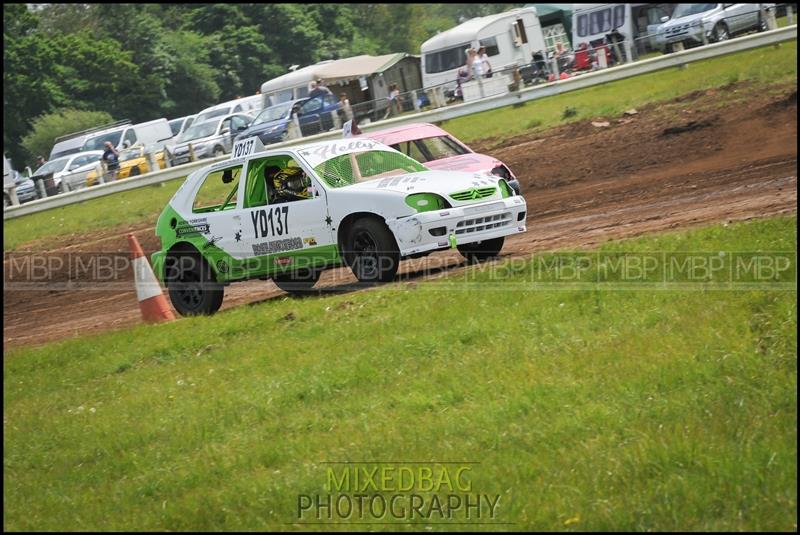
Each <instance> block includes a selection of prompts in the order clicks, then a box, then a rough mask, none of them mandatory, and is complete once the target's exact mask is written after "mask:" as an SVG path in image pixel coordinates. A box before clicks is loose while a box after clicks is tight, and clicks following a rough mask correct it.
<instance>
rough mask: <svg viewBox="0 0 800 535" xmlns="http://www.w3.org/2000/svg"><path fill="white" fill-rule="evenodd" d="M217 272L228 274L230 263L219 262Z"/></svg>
mask: <svg viewBox="0 0 800 535" xmlns="http://www.w3.org/2000/svg"><path fill="white" fill-rule="evenodd" d="M217 271H219V272H220V273H227V272H228V263H227V262H226V261H224V260H219V261H218V262H217Z"/></svg>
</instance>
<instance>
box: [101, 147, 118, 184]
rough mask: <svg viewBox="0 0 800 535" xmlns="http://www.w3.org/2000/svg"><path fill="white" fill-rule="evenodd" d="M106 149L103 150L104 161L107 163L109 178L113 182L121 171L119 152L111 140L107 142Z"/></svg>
mask: <svg viewBox="0 0 800 535" xmlns="http://www.w3.org/2000/svg"><path fill="white" fill-rule="evenodd" d="M105 147H106V150H105V151H103V157H102V158H101V159H102V160H103V163H105V165H106V170H107V171H108V180H109V181H110V182H113V181H114V180H116V179H117V173H118V172H119V152H117V149H115V148H114V145H112V143H111V142H110V141H106V142H105Z"/></svg>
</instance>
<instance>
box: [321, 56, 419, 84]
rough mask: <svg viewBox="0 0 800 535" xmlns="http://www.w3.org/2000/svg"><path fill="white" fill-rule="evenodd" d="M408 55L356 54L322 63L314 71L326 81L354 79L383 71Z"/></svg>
mask: <svg viewBox="0 0 800 535" xmlns="http://www.w3.org/2000/svg"><path fill="white" fill-rule="evenodd" d="M406 56H408V54H402V53H400V54H386V55H384V56H367V55H362V56H355V57H352V58H345V59H339V60H336V61H332V62H330V63H326V64H325V65H320V66H319V68H317V69H315V70H314V73H315V74H316V75H317V77H318V78H321V79H323V80H325V81H326V82H337V81H340V80H352V79H355V78H361V77H362V76H369V75H371V74H376V73H379V72H383V71H385V70H386V69H388V68H389V67H391V66H392V65H394V64H395V63H397V62H398V61H400V60H401V59H403V58H405V57H406Z"/></svg>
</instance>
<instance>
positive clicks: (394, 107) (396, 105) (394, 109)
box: [383, 82, 400, 119]
mask: <svg viewBox="0 0 800 535" xmlns="http://www.w3.org/2000/svg"><path fill="white" fill-rule="evenodd" d="M395 113H397V114H398V115H399V114H400V89H398V88H397V82H392V83H390V84H389V109H387V110H386V115H384V117H383V118H384V119H386V118H387V117H390V116H392V115H394V114H395Z"/></svg>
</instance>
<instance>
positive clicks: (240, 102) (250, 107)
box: [194, 95, 262, 124]
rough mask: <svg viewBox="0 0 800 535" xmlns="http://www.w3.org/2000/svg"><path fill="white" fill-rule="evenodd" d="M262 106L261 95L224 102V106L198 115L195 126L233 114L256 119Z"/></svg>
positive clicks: (218, 105)
mask: <svg viewBox="0 0 800 535" xmlns="http://www.w3.org/2000/svg"><path fill="white" fill-rule="evenodd" d="M261 105H262V98H261V95H254V96H252V97H245V98H239V99H236V100H231V101H229V102H223V103H222V104H216V105H214V106H209V107H208V108H206V109H204V110H203V111H201V112H200V113H198V114H197V115H196V116H195V118H194V122H195V124H196V123H204V122H206V121H208V120H209V119H215V118H217V117H222V116H223V115H231V114H233V113H246V114H247V115H250V116H252V117H255V116H256V115H258V112H260V111H261ZM252 117H251V118H252Z"/></svg>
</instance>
